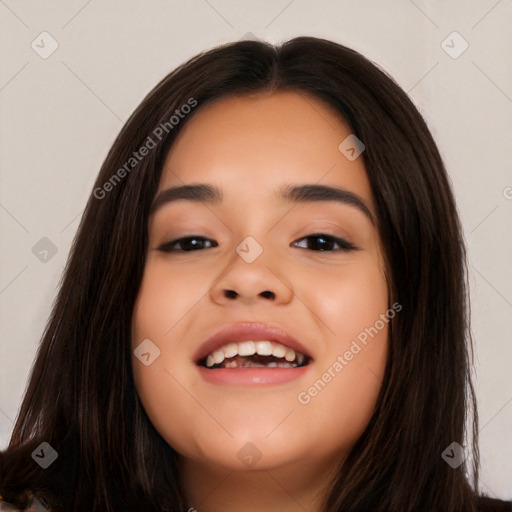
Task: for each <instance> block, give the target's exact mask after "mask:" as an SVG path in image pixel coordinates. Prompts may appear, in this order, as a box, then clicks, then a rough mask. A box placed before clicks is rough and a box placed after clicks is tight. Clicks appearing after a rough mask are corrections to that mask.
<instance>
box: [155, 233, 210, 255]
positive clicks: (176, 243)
mask: <svg viewBox="0 0 512 512" xmlns="http://www.w3.org/2000/svg"><path fill="white" fill-rule="evenodd" d="M209 243H212V244H214V245H212V247H217V245H218V244H217V242H216V241H215V240H210V239H209V238H205V237H203V236H188V237H185V238H178V239H177V240H173V241H172V242H167V243H165V244H163V245H161V246H160V247H159V248H158V250H159V251H163V252H178V251H198V250H200V249H209V248H210V247H205V245H207V244H209Z"/></svg>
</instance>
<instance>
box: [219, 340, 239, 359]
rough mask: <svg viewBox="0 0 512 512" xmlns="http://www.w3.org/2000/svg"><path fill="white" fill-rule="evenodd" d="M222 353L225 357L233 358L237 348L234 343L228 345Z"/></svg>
mask: <svg viewBox="0 0 512 512" xmlns="http://www.w3.org/2000/svg"><path fill="white" fill-rule="evenodd" d="M222 351H223V352H224V355H225V356H226V357H235V356H236V355H237V354H238V347H237V345H236V343H228V344H227V345H226V346H225V347H223V349H222Z"/></svg>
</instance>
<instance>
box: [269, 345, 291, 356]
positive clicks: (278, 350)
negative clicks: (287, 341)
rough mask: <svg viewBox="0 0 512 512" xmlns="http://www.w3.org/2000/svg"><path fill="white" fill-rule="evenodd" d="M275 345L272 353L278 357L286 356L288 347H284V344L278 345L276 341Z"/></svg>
mask: <svg viewBox="0 0 512 512" xmlns="http://www.w3.org/2000/svg"><path fill="white" fill-rule="evenodd" d="M273 345H274V346H273V347H272V355H273V356H276V357H284V355H285V354H286V350H287V348H286V347H283V345H277V344H275V343H274V344H273Z"/></svg>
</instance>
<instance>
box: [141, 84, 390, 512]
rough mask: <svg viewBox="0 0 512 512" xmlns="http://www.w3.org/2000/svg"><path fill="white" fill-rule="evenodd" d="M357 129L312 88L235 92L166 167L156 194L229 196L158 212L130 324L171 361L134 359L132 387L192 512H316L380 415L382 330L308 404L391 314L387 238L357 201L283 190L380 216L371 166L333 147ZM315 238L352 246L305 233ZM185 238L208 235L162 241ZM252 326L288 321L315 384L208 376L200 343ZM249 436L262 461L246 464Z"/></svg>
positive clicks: (191, 132) (190, 129)
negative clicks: (313, 189) (197, 191)
mask: <svg viewBox="0 0 512 512" xmlns="http://www.w3.org/2000/svg"><path fill="white" fill-rule="evenodd" d="M350 133H351V130H350V128H349V126H348V125H347V124H346V123H345V122H344V120H342V119H340V117H339V116H338V114H337V113H336V112H334V111H333V110H332V109H331V108H330V107H329V106H327V105H325V104H324V103H323V102H322V101H320V100H318V99H317V98H315V97H312V96H310V95H308V94H306V93H298V92H272V93H269V92H265V93H258V94H253V95H245V96H234V97H229V98H227V99H226V98H224V99H221V100H218V101H216V102H215V103H213V104H210V105H206V106H204V107H203V108H202V109H200V110H198V111H197V112H196V113H195V114H194V116H193V117H192V118H190V119H189V120H187V123H186V125H184V127H183V130H182V131H181V132H180V134H179V136H178V138H177V139H176V141H175V143H174V144H173V146H172V148H171V151H170V153H169V154H168V156H167V159H166V161H165V165H164V170H163V174H162V178H161V182H160V185H159V190H158V193H160V192H161V191H163V190H165V189H167V188H169V187H173V186H179V185H184V184H199V183H205V184H210V185H215V186H216V187H218V188H220V189H221V190H222V192H223V196H224V197H223V201H222V202H220V203H218V204H208V203H205V202H195V201H190V200H178V201H173V202H171V203H167V204H164V205H163V206H161V207H160V208H159V209H157V210H156V211H155V212H154V214H152V215H151V217H150V219H149V226H148V229H149V249H148V253H147V260H146V265H145V270H144V275H143V280H142V285H141V288H140V291H139V295H138V298H137V302H136V307H135V310H134V315H133V328H132V350H134V349H135V348H136V347H137V346H138V345H139V344H140V343H141V342H142V341H143V340H145V339H147V338H149V339H150V340H151V341H152V342H153V343H154V344H155V345H156V346H158V348H159V349H160V351H161V353H160V356H159V357H158V358H157V359H156V360H155V361H154V362H153V363H152V364H150V365H149V366H144V365H143V364H141V363H140V361H139V360H138V359H137V358H135V357H133V372H134V378H135V384H136V388H137V392H138V394H139V396H140V399H141V401H142V404H143V406H144V408H145V410H146V411H147V414H148V416H149V418H150V420H151V422H152V423H153V424H154V426H155V428H156V429H157V430H158V432H159V433H160V434H161V435H162V437H163V438H164V439H165V440H166V441H167V442H168V443H169V445H171V446H172V447H173V448H174V449H175V450H176V451H177V452H178V454H179V462H180V473H181V477H182V482H183V488H184V491H185V494H186V497H187V501H188V506H190V507H195V508H196V509H197V510H198V511H200V512H220V511H222V512H231V511H236V512H244V511H251V512H259V511H261V512H263V511H265V512H269V511H279V512H292V511H293V512H304V510H307V511H311V512H313V511H320V510H321V508H320V507H321V502H322V500H323V499H324V498H325V496H326V493H327V492H328V485H329V477H330V476H332V475H333V473H334V472H335V471H336V468H337V465H338V464H339V463H341V462H343V460H344V457H345V455H346V453H347V452H348V450H350V448H351V447H352V446H353V444H354V443H355V441H356V440H357V439H358V438H359V437H360V435H361V434H362V432H363V431H364V429H365V427H366V426H367V424H368V421H369V419H370V417H371V415H372V412H373V410H374V407H375V404H376V400H377V396H378V393H379V391H380V388H381V384H382V378H383V374H384V369H385V364H386V357H387V350H388V324H387V323H385V324H384V327H383V328H382V329H380V331H379V332H378V334H377V335H374V336H373V338H371V337H370V338H368V340H369V341H368V344H367V345H366V346H364V347H363V349H362V350H361V351H360V352H359V353H357V354H356V355H354V357H353V358H352V359H351V360H350V361H349V362H348V364H347V365H346V366H344V367H343V369H342V371H339V372H338V373H335V377H332V378H331V380H330V382H328V383H327V384H326V385H325V387H323V388H322V389H321V391H320V392H319V393H318V394H317V395H316V396H314V397H312V398H311V400H310V401H309V402H308V403H307V404H303V403H301V402H299V399H298V396H299V393H301V392H304V391H306V392H307V390H308V389H309V388H310V387H311V386H312V385H313V384H314V383H315V381H317V380H318V379H321V378H322V375H323V374H324V373H325V372H326V371H328V369H329V368H332V367H333V364H334V363H335V362H336V361H337V357H338V356H339V355H343V354H344V353H345V352H346V351H347V350H348V349H349V348H350V346H351V343H352V342H353V340H355V339H356V337H357V336H358V334H360V333H361V332H362V331H364V329H365V328H368V327H370V326H374V325H375V323H376V321H378V320H379V318H382V317H381V315H383V314H385V313H386V311H387V310H388V309H389V305H388V289H387V284H386V279H385V274H384V262H383V256H382V249H381V245H380V238H379V233H378V230H377V228H376V226H375V225H374V224H373V223H372V222H371V220H370V219H369V218H368V217H367V216H366V215H365V214H364V213H362V212H361V211H360V210H358V209H357V208H355V207H353V206H351V205H347V204H342V203H339V202H336V201H320V202H317V201H315V202H308V203H297V204H292V203H290V202H287V201H285V200H282V199H280V198H278V196H277V191H278V190H279V188H280V187H281V186H282V185H289V184H293V185H296V184H322V185H329V186H332V187H338V188H343V189H345V190H348V191H350V192H352V193H354V194H357V195H358V196H359V197H360V198H361V199H362V200H363V201H364V203H366V205H367V206H368V208H369V209H370V211H371V212H373V215H374V217H375V211H374V205H373V200H372V194H371V189H370V186H369V182H368V179H367V176H366V172H365V168H364V163H363V159H362V158H361V157H359V158H357V159H355V160H354V161H350V160H349V159H347V158H346V157H345V156H344V155H343V154H342V153H341V152H340V150H339V149H338V146H339V144H340V143H341V142H342V141H343V140H344V139H345V138H346V137H347V136H348V135H349V134H350ZM317 233H324V234H325V235H330V236H334V237H338V238H341V239H343V240H346V241H348V242H350V243H351V244H353V245H354V246H356V247H357V250H351V251H346V250H341V249H340V246H338V245H337V244H334V243H332V242H329V239H327V240H326V239H322V237H320V239H319V238H318V237H316V238H314V237H313V238H307V237H308V236H310V235H311V234H317ZM190 236H195V237H201V238H199V239H198V240H194V241H192V242H188V243H182V244H180V243H177V244H174V245H172V244H170V245H169V244H168V242H171V241H175V240H178V239H180V238H183V237H190ZM247 236H251V237H253V238H254V239H255V240H256V241H257V242H258V244H259V245H260V246H261V247H262V248H263V252H262V254H261V255H260V256H259V257H258V258H257V259H256V260H255V261H254V262H252V263H247V262H246V261H244V259H242V258H241V257H240V256H239V255H238V253H237V252H236V248H237V246H239V245H240V243H241V242H242V241H243V240H244V239H245V238H246V237H247ZM164 244H168V245H167V247H166V249H167V250H166V251H164V250H162V246H163V245H164ZM169 247H173V248H174V251H169ZM191 247H192V248H193V250H188V251H187V250H183V248H185V249H187V248H188V249H190V248H191ZM322 248H323V249H324V250H321V249H322ZM225 290H234V291H236V292H237V294H238V295H236V297H235V298H233V297H232V296H226V294H225V293H224V291H225ZM265 291H270V292H273V295H272V294H268V293H267V294H265V293H262V292H265ZM242 321H247V322H264V323H268V324H270V325H278V326H280V327H282V328H283V329H284V330H286V331H287V332H288V333H289V334H291V335H292V336H293V337H295V338H296V339H298V340H300V341H301V342H302V343H303V344H304V346H306V347H308V350H309V351H310V353H311V355H312V356H313V359H314V360H313V362H312V363H311V365H310V367H309V369H308V371H307V372H306V374H305V375H304V376H303V377H300V378H299V379H296V380H293V381H291V382H288V383H284V384H280V385H265V386H241V385H240V386H233V385H219V384H211V383H208V382H206V381H205V380H204V379H202V378H201V376H200V375H199V372H198V368H197V366H196V364H195V361H194V358H193V355H194V353H195V352H196V350H197V348H198V347H199V346H200V345H201V344H202V343H203V342H204V341H205V340H206V339H207V338H208V337H209V336H210V335H211V334H212V333H213V332H214V331H215V330H217V329H219V328H220V327H221V326H224V325H226V324H229V323H233V322H242ZM213 371H214V370H213ZM235 371H236V370H235ZM302 396H304V395H302ZM248 442H250V443H252V444H253V445H254V446H255V447H257V450H258V451H259V452H260V453H261V458H260V459H259V460H258V462H257V463H256V464H254V465H253V466H247V465H245V464H244V463H243V462H242V461H241V460H240V458H239V457H238V456H237V453H238V452H239V450H241V449H242V448H243V447H244V446H245V445H246V443H248ZM254 453H255V454H256V453H257V452H256V451H255V452H254Z"/></svg>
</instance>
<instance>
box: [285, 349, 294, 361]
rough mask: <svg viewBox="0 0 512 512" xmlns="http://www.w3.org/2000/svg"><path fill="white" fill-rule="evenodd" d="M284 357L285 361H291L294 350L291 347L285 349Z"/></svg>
mask: <svg viewBox="0 0 512 512" xmlns="http://www.w3.org/2000/svg"><path fill="white" fill-rule="evenodd" d="M284 358H285V359H286V360H287V361H290V362H291V361H293V360H294V359H295V350H292V349H291V348H289V349H287V350H286V354H285V355H284Z"/></svg>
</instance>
